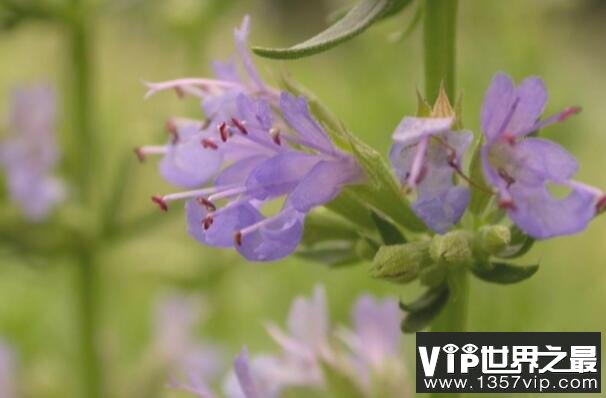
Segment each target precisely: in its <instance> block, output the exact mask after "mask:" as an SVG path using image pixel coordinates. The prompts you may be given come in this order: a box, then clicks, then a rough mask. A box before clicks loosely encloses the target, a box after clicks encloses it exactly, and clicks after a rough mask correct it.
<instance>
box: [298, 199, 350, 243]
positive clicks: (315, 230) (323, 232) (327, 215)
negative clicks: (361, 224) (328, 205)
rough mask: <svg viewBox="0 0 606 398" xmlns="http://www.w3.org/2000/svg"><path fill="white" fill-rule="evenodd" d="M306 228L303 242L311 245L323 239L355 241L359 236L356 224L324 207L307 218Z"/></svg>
mask: <svg viewBox="0 0 606 398" xmlns="http://www.w3.org/2000/svg"><path fill="white" fill-rule="evenodd" d="M304 228H305V229H304V231H303V239H302V242H303V244H304V245H310V246H311V245H314V244H316V243H318V242H323V241H348V240H349V241H353V240H357V239H358V237H359V235H358V233H357V231H356V230H355V226H354V224H351V223H349V222H347V221H345V220H344V219H343V218H341V217H339V216H337V215H335V214H334V213H332V212H329V211H327V210H326V209H322V208H319V209H316V210H314V211H313V212H311V213H310V214H309V215H308V216H307V217H306V218H305V227H304Z"/></svg>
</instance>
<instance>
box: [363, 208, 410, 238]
mask: <svg viewBox="0 0 606 398" xmlns="http://www.w3.org/2000/svg"><path fill="white" fill-rule="evenodd" d="M371 216H372V220H373V221H374V222H375V225H376V226H377V230H378V231H379V234H380V235H381V239H382V240H383V243H385V244H386V245H398V244H400V243H406V238H405V237H404V235H402V232H400V230H399V229H398V228H397V227H395V226H394V225H393V224H392V223H391V222H389V221H388V220H386V219H384V218H383V217H381V216H379V215H378V214H377V213H375V212H374V211H373V212H371Z"/></svg>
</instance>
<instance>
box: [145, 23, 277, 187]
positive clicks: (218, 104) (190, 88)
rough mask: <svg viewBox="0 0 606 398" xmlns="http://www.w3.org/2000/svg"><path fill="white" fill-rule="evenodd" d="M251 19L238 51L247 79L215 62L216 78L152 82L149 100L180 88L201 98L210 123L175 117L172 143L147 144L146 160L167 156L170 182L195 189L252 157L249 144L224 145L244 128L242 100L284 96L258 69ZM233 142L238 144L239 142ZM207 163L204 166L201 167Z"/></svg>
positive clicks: (239, 33)
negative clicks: (251, 39)
mask: <svg viewBox="0 0 606 398" xmlns="http://www.w3.org/2000/svg"><path fill="white" fill-rule="evenodd" d="M248 30H249V18H248V16H247V17H245V18H244V20H243V22H242V26H241V27H240V28H239V29H236V30H235V33H234V36H235V41H236V48H237V50H238V54H239V57H240V61H241V64H242V65H243V69H244V71H245V77H242V76H241V75H240V73H239V72H238V69H237V66H236V64H235V62H234V61H233V60H231V61H229V62H214V63H213V69H214V71H215V75H216V79H205V78H185V79H178V80H172V81H167V82H162V83H147V85H148V87H149V91H148V93H147V94H146V98H149V97H151V96H153V95H154V94H156V93H158V92H159V91H164V90H169V89H172V90H175V91H176V92H177V94H178V95H179V96H185V95H191V96H194V97H197V98H199V99H200V100H201V105H202V109H203V110H204V113H205V116H206V121H204V122H202V121H196V120H183V119H172V120H169V122H168V123H167V131H168V133H169V134H170V140H169V142H168V144H166V145H163V146H144V147H140V148H137V149H136V153H137V155H138V156H139V158H140V159H141V160H143V159H145V157H146V156H147V155H163V160H162V161H161V163H160V166H159V167H160V174H161V175H162V177H164V179H166V180H167V181H168V182H170V183H172V184H174V185H177V186H181V187H185V188H193V187H196V186H199V185H201V184H204V183H206V182H208V181H210V180H211V179H212V178H213V177H214V176H216V174H217V173H218V172H219V170H220V169H221V167H222V166H223V165H224V164H225V162H229V161H233V160H234V157H236V158H237V157H240V156H242V155H243V154H246V151H247V144H249V143H247V142H243V143H242V144H243V147H242V148H240V147H239V146H238V145H236V143H232V144H231V145H229V146H224V145H221V144H222V143H224V142H225V141H226V140H227V138H229V137H230V136H232V135H233V132H234V130H239V129H241V128H243V124H242V122H241V120H242V118H241V117H240V114H239V111H238V103H237V102H238V97H239V96H240V95H242V94H245V95H248V96H250V97H251V98H256V99H257V98H264V99H266V100H268V101H271V103H272V104H277V101H278V92H277V91H276V90H275V89H272V88H270V87H268V86H266V85H265V84H264V83H263V81H262V80H261V77H260V76H259V73H258V72H257V70H256V69H255V67H254V65H253V62H252V58H251V55H250V52H249V51H248V47H247V36H248ZM233 141H238V139H235V140H233ZM201 165H203V167H201Z"/></svg>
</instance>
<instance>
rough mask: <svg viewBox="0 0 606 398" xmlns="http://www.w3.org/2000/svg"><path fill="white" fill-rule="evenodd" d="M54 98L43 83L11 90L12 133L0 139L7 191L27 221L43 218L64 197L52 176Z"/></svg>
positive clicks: (60, 184)
mask: <svg viewBox="0 0 606 398" xmlns="http://www.w3.org/2000/svg"><path fill="white" fill-rule="evenodd" d="M55 122H56V99H55V94H54V92H53V90H52V89H50V88H49V87H46V86H38V87H32V88H22V89H17V90H15V92H14V94H13V98H12V107H11V114H10V126H9V128H10V129H11V130H12V132H13V136H12V137H11V138H10V139H8V140H6V141H4V142H0V166H2V167H3V168H4V170H5V172H6V174H7V180H8V191H9V193H10V196H11V199H12V200H13V201H14V202H15V203H17V204H18V205H19V206H20V207H21V210H22V211H23V214H24V215H25V217H26V218H27V219H28V220H29V221H31V222H39V221H42V220H44V219H45V218H46V217H47V216H48V214H49V213H50V212H51V211H52V209H53V208H54V207H55V206H56V205H58V204H59V203H60V202H62V201H63V200H64V199H65V196H66V189H65V185H64V184H63V182H62V181H61V180H60V179H58V178H57V177H55V176H54V169H55V167H56V165H57V163H58V161H59V149H58V146H57V142H56V138H55Z"/></svg>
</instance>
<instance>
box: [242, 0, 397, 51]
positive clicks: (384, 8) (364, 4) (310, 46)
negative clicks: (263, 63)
mask: <svg viewBox="0 0 606 398" xmlns="http://www.w3.org/2000/svg"><path fill="white" fill-rule="evenodd" d="M396 3H401V1H394V0H391V1H390V0H362V1H360V2H359V3H358V4H356V5H355V6H354V7H353V8H352V9H351V10H350V11H349V12H348V13H347V14H346V15H345V16H343V17H342V18H341V19H339V20H338V21H337V22H335V23H334V24H333V25H332V26H330V27H329V28H328V29H326V30H325V31H323V32H321V33H319V34H318V35H316V36H314V37H312V38H311V39H308V40H306V41H304V42H302V43H299V44H296V45H294V46H292V47H289V48H267V47H253V51H254V52H255V53H256V54H258V55H260V56H262V57H267V58H276V59H295V58H301V57H305V56H309V55H312V54H316V53H319V52H322V51H326V50H328V49H329V48H331V47H334V46H336V45H338V44H340V43H342V42H344V41H346V40H349V39H351V38H352V37H354V36H356V35H358V34H360V33H362V32H363V31H364V30H366V29H367V28H368V27H369V26H370V25H372V24H373V23H374V22H375V21H377V20H378V19H379V18H380V17H381V16H383V15H384V14H385V13H393V10H394V9H397V5H398V4H396ZM392 7H395V8H392Z"/></svg>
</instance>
